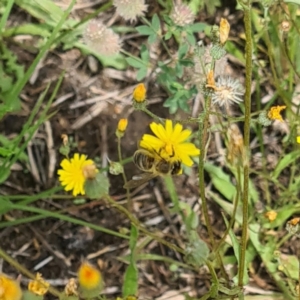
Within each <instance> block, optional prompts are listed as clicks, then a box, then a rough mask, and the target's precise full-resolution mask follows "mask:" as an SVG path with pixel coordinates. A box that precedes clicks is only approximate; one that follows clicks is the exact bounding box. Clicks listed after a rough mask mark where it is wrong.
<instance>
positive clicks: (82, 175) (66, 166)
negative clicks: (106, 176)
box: [57, 153, 98, 196]
mask: <svg viewBox="0 0 300 300" xmlns="http://www.w3.org/2000/svg"><path fill="white" fill-rule="evenodd" d="M93 164H94V162H93V161H92V160H91V159H87V156H86V155H83V154H82V155H79V153H75V154H74V156H73V158H71V159H70V160H69V159H64V160H63V161H62V162H61V164H60V165H61V167H62V169H60V170H58V171H57V174H58V175H59V181H60V182H61V184H62V186H64V190H65V191H72V194H73V196H77V195H79V194H81V195H84V194H85V190H84V184H85V181H86V179H87V178H86V172H84V170H85V167H86V166H89V165H93ZM96 171H98V170H97V169H95V172H96Z"/></svg>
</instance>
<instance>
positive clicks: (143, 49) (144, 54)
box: [141, 44, 150, 63]
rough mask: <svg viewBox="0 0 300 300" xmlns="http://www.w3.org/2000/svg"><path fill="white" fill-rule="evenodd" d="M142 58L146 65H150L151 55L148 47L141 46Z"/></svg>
mask: <svg viewBox="0 0 300 300" xmlns="http://www.w3.org/2000/svg"><path fill="white" fill-rule="evenodd" d="M141 58H142V61H143V62H145V63H148V61H149V58H150V55H149V50H148V49H147V47H146V45H144V44H143V45H142V46H141Z"/></svg>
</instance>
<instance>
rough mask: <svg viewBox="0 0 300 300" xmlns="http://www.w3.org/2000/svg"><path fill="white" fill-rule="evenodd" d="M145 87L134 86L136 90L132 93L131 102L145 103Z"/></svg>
mask: <svg viewBox="0 0 300 300" xmlns="http://www.w3.org/2000/svg"><path fill="white" fill-rule="evenodd" d="M146 92H147V90H146V87H145V85H144V84H143V83H140V84H138V85H137V86H136V88H135V89H134V91H133V95H132V97H133V100H134V101H135V102H137V103H142V102H145V100H146Z"/></svg>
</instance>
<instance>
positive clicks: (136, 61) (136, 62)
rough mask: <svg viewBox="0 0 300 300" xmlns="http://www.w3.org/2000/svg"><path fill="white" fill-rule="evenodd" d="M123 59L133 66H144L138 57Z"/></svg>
mask: <svg viewBox="0 0 300 300" xmlns="http://www.w3.org/2000/svg"><path fill="white" fill-rule="evenodd" d="M125 59H126V61H127V63H128V64H129V65H130V66H132V67H134V68H137V69H141V68H144V67H145V64H144V63H143V62H141V61H140V60H139V59H134V58H132V57H126V58H125Z"/></svg>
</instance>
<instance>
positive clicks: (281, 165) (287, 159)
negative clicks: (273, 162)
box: [271, 150, 300, 179]
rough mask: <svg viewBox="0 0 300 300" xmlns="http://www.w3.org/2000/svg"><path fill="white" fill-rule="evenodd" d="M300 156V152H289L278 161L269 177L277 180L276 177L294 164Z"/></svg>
mask: <svg viewBox="0 0 300 300" xmlns="http://www.w3.org/2000/svg"><path fill="white" fill-rule="evenodd" d="M299 156H300V150H295V151H293V152H290V153H288V154H286V155H284V157H283V158H282V159H281V160H279V162H278V164H277V166H276V168H275V170H274V171H273V173H272V175H271V177H272V178H273V179H277V177H278V176H279V174H280V173H281V172H282V171H283V170H284V169H285V168H286V167H287V166H288V165H289V164H291V163H293V162H295V160H296V159H297V158H299Z"/></svg>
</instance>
